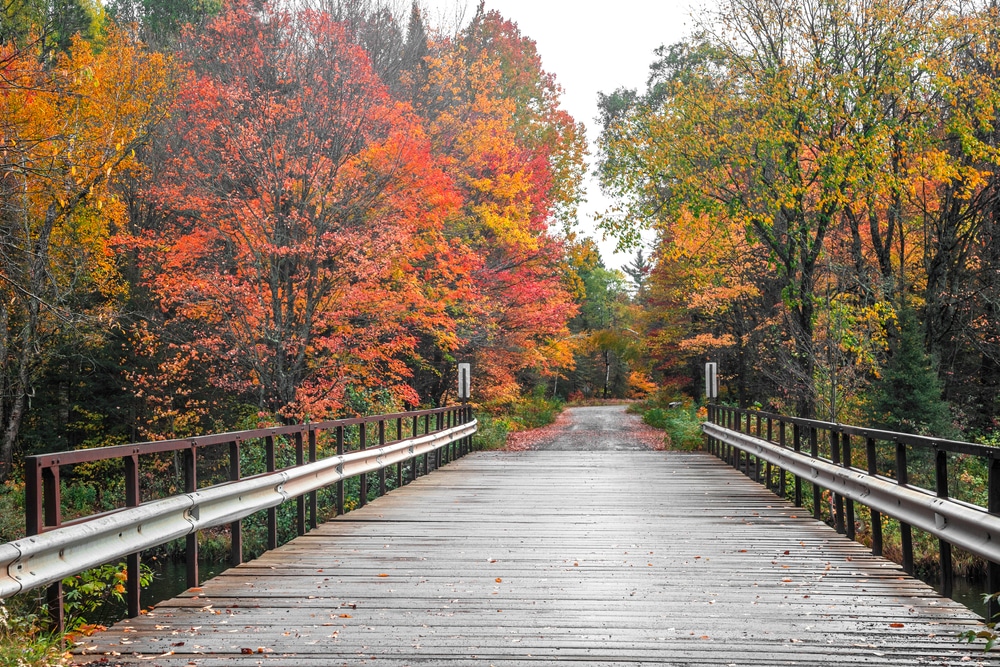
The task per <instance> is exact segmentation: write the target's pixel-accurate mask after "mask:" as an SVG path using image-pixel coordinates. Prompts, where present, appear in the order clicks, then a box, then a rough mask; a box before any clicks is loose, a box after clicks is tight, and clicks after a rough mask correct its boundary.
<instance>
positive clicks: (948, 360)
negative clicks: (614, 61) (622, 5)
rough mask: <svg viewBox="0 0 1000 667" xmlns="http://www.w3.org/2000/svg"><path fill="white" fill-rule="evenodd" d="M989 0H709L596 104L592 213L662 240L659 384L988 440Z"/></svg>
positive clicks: (992, 146)
mask: <svg viewBox="0 0 1000 667" xmlns="http://www.w3.org/2000/svg"><path fill="white" fill-rule="evenodd" d="M998 103H1000V7H998V3H997V2H995V1H993V0H985V1H982V2H976V1H974V2H950V1H947V0H945V1H937V0H860V1H858V0H720V1H719V2H717V3H714V4H713V7H712V9H711V10H710V11H709V12H708V13H706V14H705V15H703V16H702V17H701V18H699V19H696V21H695V25H694V29H693V30H692V31H691V34H690V37H689V39H687V40H686V41H684V42H682V43H678V44H673V45H665V46H664V47H662V48H661V49H660V50H659V51H658V54H657V57H656V58H655V60H654V62H653V64H652V66H651V69H650V75H649V80H648V86H647V87H646V89H645V90H643V91H636V90H627V89H622V90H618V91H615V92H613V93H607V94H605V95H603V96H602V99H601V113H602V122H603V134H602V142H601V147H600V155H599V167H598V168H599V171H600V176H601V179H602V183H603V184H604V186H605V187H606V188H607V189H608V190H609V191H610V192H611V193H613V194H614V195H616V197H617V200H618V202H619V205H618V206H617V208H616V209H615V210H612V211H610V212H609V213H608V214H607V215H606V216H605V218H604V220H603V224H604V226H605V227H606V228H607V229H609V230H612V231H614V232H615V233H617V234H619V235H620V236H621V237H622V238H623V239H625V240H629V239H634V238H636V237H637V235H638V234H639V232H640V231H641V230H642V229H643V228H651V229H655V230H656V232H657V237H658V242H657V246H656V252H655V256H654V257H653V266H654V268H653V271H652V274H651V275H650V277H649V281H648V282H649V285H648V288H647V289H648V308H646V318H647V319H646V321H645V327H646V331H647V332H648V339H647V343H648V351H649V354H650V355H651V357H652V359H653V364H654V367H656V368H657V369H658V371H659V373H660V374H661V375H660V376H659V380H660V382H661V383H662V384H667V385H669V384H674V385H675V386H677V387H679V388H684V389H687V390H689V391H691V392H694V393H697V392H699V391H700V389H699V386H698V385H697V383H695V382H692V381H691V380H692V378H697V374H698V372H699V368H700V366H701V364H702V362H704V361H705V360H706V359H710V360H713V361H718V362H719V364H720V366H719V368H720V373H723V374H724V377H723V384H724V385H725V391H724V392H723V394H724V396H723V398H724V399H726V400H729V401H732V402H733V403H734V404H739V405H741V406H752V405H755V404H756V405H759V406H761V407H763V408H765V409H768V410H771V411H776V412H782V413H786V414H789V413H797V414H799V415H800V416H806V417H817V418H820V419H826V420H831V421H841V422H846V423H855V424H864V425H878V426H882V427H888V428H890V429H892V430H903V431H908V432H918V433H923V434H933V435H937V436H952V437H963V438H968V439H980V440H981V441H984V442H996V437H995V436H994V435H993V432H994V430H995V427H996V425H997V422H996V417H997V414H998V408H1000V310H998V307H1000V106H998Z"/></svg>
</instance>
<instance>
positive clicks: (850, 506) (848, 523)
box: [840, 433, 855, 540]
mask: <svg viewBox="0 0 1000 667" xmlns="http://www.w3.org/2000/svg"><path fill="white" fill-rule="evenodd" d="M840 445H841V450H842V452H843V457H842V458H841V461H843V466H844V467H845V468H850V467H851V436H850V434H849V433H843V434H841V437H840ZM844 504H845V505H846V508H845V510H846V513H845V515H844V523H845V528H846V529H847V530H846V534H847V539H849V540H853V539H854V538H855V526H854V501H853V500H851V499H850V498H844Z"/></svg>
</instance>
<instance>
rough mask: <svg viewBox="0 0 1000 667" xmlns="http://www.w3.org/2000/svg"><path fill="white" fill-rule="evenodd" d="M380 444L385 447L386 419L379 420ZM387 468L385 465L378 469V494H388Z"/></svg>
mask: <svg viewBox="0 0 1000 667" xmlns="http://www.w3.org/2000/svg"><path fill="white" fill-rule="evenodd" d="M378 446H379V447H385V420H384V419H379V420H378ZM386 490H387V489H386V470H385V467H384V466H383V467H381V468H379V469H378V495H379V496H384V495H385V494H386Z"/></svg>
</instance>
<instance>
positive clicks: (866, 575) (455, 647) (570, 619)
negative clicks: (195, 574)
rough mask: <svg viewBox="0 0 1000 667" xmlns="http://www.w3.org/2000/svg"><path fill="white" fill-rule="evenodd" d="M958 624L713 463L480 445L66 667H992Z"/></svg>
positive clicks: (867, 559) (890, 568)
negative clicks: (962, 640)
mask: <svg viewBox="0 0 1000 667" xmlns="http://www.w3.org/2000/svg"><path fill="white" fill-rule="evenodd" d="M974 627H977V619H976V617H975V615H974V614H972V613H971V612H969V611H968V610H966V609H965V608H964V607H962V606H960V605H958V604H956V603H954V602H952V601H950V600H947V599H944V598H941V597H940V596H939V595H938V594H937V593H935V592H934V591H933V590H932V589H931V588H929V587H928V586H926V585H924V584H922V583H920V582H918V581H916V580H914V579H912V578H910V577H908V576H906V575H905V574H904V573H903V571H902V570H901V569H900V568H899V567H898V566H896V565H895V564H892V563H890V562H888V561H885V560H882V559H879V558H875V557H873V556H872V555H871V554H870V553H869V552H868V551H867V550H866V548H865V547H863V546H861V545H859V544H856V543H853V542H850V541H848V540H847V539H846V538H844V537H842V536H840V535H837V534H836V533H835V532H833V531H832V530H831V529H830V528H828V527H827V526H825V525H823V524H820V523H818V522H815V521H813V520H812V519H811V518H809V517H808V516H807V515H806V513H805V512H804V511H802V510H800V509H796V508H794V507H792V506H791V505H789V504H788V503H785V502H783V501H781V500H779V499H778V498H776V497H775V496H774V495H773V494H771V493H770V492H768V491H766V490H764V489H763V488H762V487H761V486H760V485H757V484H755V483H753V482H751V481H750V480H748V479H747V478H745V477H743V476H742V475H740V474H738V473H736V472H735V471H733V470H732V469H731V468H728V467H726V466H725V465H724V464H722V463H721V462H719V461H718V460H717V459H715V458H713V457H711V456H709V455H707V454H702V453H680V452H655V451H619V452H589V451H527V452H506V453H505V452H489V453H477V454H472V455H470V456H467V457H465V458H464V459H461V460H459V461H456V462H454V463H452V464H449V465H448V466H446V467H445V468H443V469H441V470H439V471H436V472H434V473H433V474H431V475H429V476H427V477H423V478H420V479H419V480H418V481H417V482H415V483H414V484H411V485H409V486H407V487H405V488H403V489H401V490H398V491H395V492H393V493H391V494H390V495H388V496H386V497H384V498H380V499H378V500H376V501H375V502H373V503H371V504H370V505H368V506H367V507H365V508H363V509H361V510H358V511H355V512H352V513H350V514H348V515H347V516H346V517H342V518H340V519H337V520H334V521H331V522H329V523H327V524H325V525H323V526H321V527H320V528H319V529H317V530H315V531H313V532H311V533H309V534H308V535H306V536H304V537H301V538H299V539H297V540H295V541H293V542H292V543H290V544H288V545H286V546H284V547H282V548H280V549H277V550H276V551H273V552H271V553H269V554H266V555H265V556H264V557H262V558H260V559H258V560H256V561H254V562H251V563H247V564H245V565H242V566H240V567H238V568H234V569H232V570H229V571H228V572H226V573H224V574H222V575H220V576H218V577H216V578H215V579H213V580H211V581H209V582H206V583H205V584H204V585H203V587H202V588H201V589H200V590H191V591H188V593H187V594H186V595H184V596H182V597H179V598H176V599H174V600H171V601H168V602H165V603H162V604H160V605H159V606H158V607H157V608H156V609H155V610H154V611H153V612H152V613H150V614H149V615H147V616H144V617H141V618H139V619H135V620H132V621H126V622H123V623H120V624H118V625H117V626H115V627H114V628H112V629H111V630H109V631H107V632H105V633H101V634H100V635H98V636H95V637H92V638H91V640H90V641H89V642H88V644H87V649H86V651H87V652H86V654H83V655H77V657H76V660H77V662H78V663H82V664H111V665H114V664H128V665H137V664H142V665H162V666H164V667H167V666H170V667H174V666H186V665H203V666H211V665H241V666H250V665H289V666H293V665H316V666H319V665H387V666H388V665H400V666H401V665H465V664H482V665H496V666H497V667H499V666H500V665H548V664H552V663H558V662H567V663H571V664H574V665H578V666H584V665H586V666H596V665H706V666H707V665H723V666H725V665H760V666H779V665H869V664H870V665H977V664H983V665H1000V660H997V659H995V658H994V657H992V655H984V654H983V653H982V650H981V649H980V648H977V647H969V646H968V645H966V644H959V643H958V640H957V634H958V633H959V632H961V631H963V630H965V629H968V628H974Z"/></svg>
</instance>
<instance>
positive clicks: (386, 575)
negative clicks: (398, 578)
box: [378, 572, 389, 577]
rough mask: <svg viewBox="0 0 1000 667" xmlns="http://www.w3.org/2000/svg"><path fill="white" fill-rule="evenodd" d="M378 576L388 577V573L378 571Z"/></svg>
mask: <svg viewBox="0 0 1000 667" xmlns="http://www.w3.org/2000/svg"><path fill="white" fill-rule="evenodd" d="M378 576H380V577H388V576H389V575H388V574H386V573H385V572H380V573H379V575H378Z"/></svg>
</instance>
